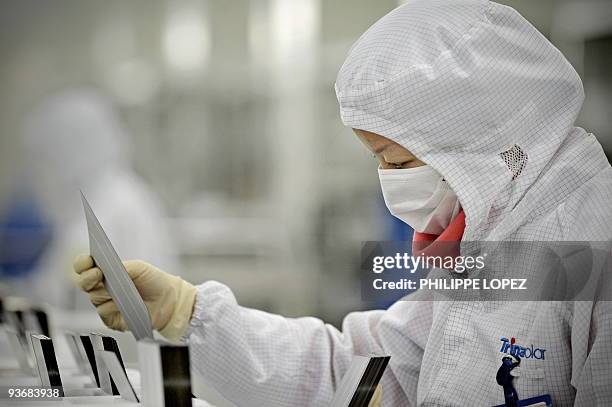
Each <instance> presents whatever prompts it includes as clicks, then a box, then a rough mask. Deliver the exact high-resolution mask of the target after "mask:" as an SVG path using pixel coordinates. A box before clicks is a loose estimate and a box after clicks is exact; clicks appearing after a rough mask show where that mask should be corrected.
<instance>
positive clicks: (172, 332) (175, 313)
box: [74, 256, 432, 407]
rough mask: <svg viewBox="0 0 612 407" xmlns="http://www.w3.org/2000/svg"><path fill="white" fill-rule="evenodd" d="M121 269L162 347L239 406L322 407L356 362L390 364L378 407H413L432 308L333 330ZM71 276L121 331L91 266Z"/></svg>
mask: <svg viewBox="0 0 612 407" xmlns="http://www.w3.org/2000/svg"><path fill="white" fill-rule="evenodd" d="M124 265H125V268H126V270H127V272H128V274H129V275H130V277H131V278H132V280H133V281H134V284H135V285H136V288H137V289H138V291H139V293H140V295H141V296H142V297H143V299H144V301H145V304H146V305H147V308H148V310H149V313H150V314H151V320H152V322H153V327H154V328H155V329H157V330H158V331H160V333H161V334H162V335H164V336H166V337H167V338H169V339H178V338H179V337H180V336H181V335H182V336H183V339H184V340H186V341H188V342H189V345H190V354H191V359H192V360H191V362H192V365H193V367H195V368H196V369H197V371H198V372H199V373H200V375H201V376H203V377H204V379H205V380H206V381H207V382H208V383H209V384H211V385H212V386H213V387H214V388H215V389H216V390H218V391H219V392H220V393H221V394H223V395H224V396H225V397H226V398H227V399H229V400H230V401H232V402H234V403H236V404H237V405H240V406H243V405H246V406H267V407H275V406H327V405H328V403H329V401H330V400H331V398H332V395H333V393H334V391H335V389H336V387H337V385H338V383H339V381H340V379H341V378H342V376H343V375H344V373H345V372H346V369H347V368H348V366H349V364H350V362H351V359H352V357H353V355H355V354H358V355H367V354H386V355H392V358H391V361H390V364H389V368H388V369H387V372H386V373H385V375H384V376H383V379H382V381H381V387H382V399H383V400H382V405H383V406H384V405H402V406H410V405H414V404H416V388H417V381H418V376H419V370H420V365H421V359H422V355H423V348H424V346H425V343H426V341H427V336H428V334H429V330H430V327H431V316H432V309H431V307H432V303H431V302H416V301H400V302H398V303H397V304H395V305H394V306H393V307H391V308H390V309H389V310H387V311H369V312H356V313H351V314H349V315H348V316H347V317H346V318H345V320H344V323H343V326H342V331H339V330H338V329H336V328H334V327H333V326H331V325H328V324H325V323H323V322H322V321H321V320H319V319H316V318H297V319H292V318H284V317H281V316H279V315H273V314H269V313H266V312H262V311H257V310H253V309H249V308H245V307H241V306H239V305H238V303H237V302H236V299H235V297H234V295H233V294H232V292H231V291H230V289H229V288H227V287H226V286H224V285H223V284H220V283H218V282H214V281H211V282H207V283H204V284H202V285H200V286H198V287H194V286H193V285H191V284H189V283H188V282H186V281H184V280H182V279H180V278H179V277H176V276H173V275H171V274H168V273H165V272H163V271H161V270H159V269H157V268H155V267H153V266H151V265H149V264H147V263H144V262H141V261H126V262H124ZM74 269H75V280H76V282H77V284H78V285H79V286H80V287H81V288H82V289H83V290H84V291H86V292H88V293H89V295H90V298H91V301H92V303H93V304H94V305H95V306H96V309H97V311H98V313H99V314H100V317H101V318H102V320H103V321H104V322H105V324H106V325H107V326H109V327H110V328H113V329H119V330H125V329H127V326H126V324H125V321H124V320H123V318H122V316H121V314H120V313H119V311H118V309H117V307H116V305H115V304H114V302H113V301H112V298H111V297H110V295H109V293H108V292H107V291H106V289H105V287H104V283H103V275H102V272H101V271H100V270H99V269H98V268H96V267H95V266H94V264H93V260H92V259H91V258H90V257H89V256H81V257H79V258H77V260H75V263H74ZM399 383H401V386H400V384H399Z"/></svg>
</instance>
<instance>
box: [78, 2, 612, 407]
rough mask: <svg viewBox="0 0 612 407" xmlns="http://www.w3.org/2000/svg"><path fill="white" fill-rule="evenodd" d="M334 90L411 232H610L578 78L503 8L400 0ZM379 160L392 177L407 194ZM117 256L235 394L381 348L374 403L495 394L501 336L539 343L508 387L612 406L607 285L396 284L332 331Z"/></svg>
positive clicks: (321, 378)
mask: <svg viewBox="0 0 612 407" xmlns="http://www.w3.org/2000/svg"><path fill="white" fill-rule="evenodd" d="M336 93H337V96H338V100H339V103H340V113H341V117H342V120H343V122H344V124H345V125H347V126H349V127H351V128H353V129H357V130H356V133H357V134H358V135H359V137H360V139H361V141H362V142H363V143H364V144H366V146H367V147H368V148H370V149H371V150H373V151H374V152H375V153H376V154H377V157H378V158H379V160H380V161H381V167H382V168H381V174H380V175H381V185H382V187H383V193H384V194H385V198H386V201H387V205H388V206H389V207H390V209H391V211H392V212H393V213H394V214H395V215H396V216H398V217H400V218H402V219H404V220H406V221H407V222H408V223H410V224H411V225H412V226H414V227H416V228H417V231H421V232H428V233H433V234H436V233H440V232H441V231H443V230H444V231H445V230H446V228H448V227H450V226H449V225H450V222H455V218H457V219H460V218H459V216H462V217H463V216H464V220H465V225H464V228H463V230H462V237H461V238H462V240H463V241H489V240H491V241H495V240H510V241H519V240H523V241H525V240H526V241H558V240H561V241H575V240H581V241H608V240H610V239H611V238H612V228H611V227H610V225H612V204H611V202H612V169H611V167H610V165H609V163H608V162H607V160H606V157H605V156H604V154H603V151H602V148H601V146H600V144H599V143H598V142H597V140H596V139H595V137H594V136H593V135H592V134H590V133H588V132H586V131H585V130H583V129H581V128H578V127H575V126H574V121H575V119H576V116H577V114H578V111H579V110H580V107H581V105H582V100H583V89H582V84H581V81H580V78H579V77H578V76H577V74H576V72H575V71H574V69H572V67H571V66H570V64H569V63H568V62H567V60H566V59H565V58H564V57H563V56H562V54H561V53H560V52H559V51H558V50H557V49H556V48H555V47H554V46H552V45H551V44H550V43H549V42H548V41H547V40H546V38H545V37H544V36H543V35H541V34H540V33H539V32H538V31H537V30H536V29H535V28H534V27H533V26H532V25H531V24H529V22H527V21H526V20H525V19H524V18H523V17H521V16H520V15H519V14H518V13H517V12H516V11H514V10H513V9H512V8H509V7H506V6H502V5H499V4H496V3H493V2H489V1H481V0H461V1H450V0H421V1H409V2H407V3H406V4H405V5H402V6H401V7H399V8H397V9H395V10H394V11H392V12H391V13H389V14H388V15H386V16H385V17H383V18H382V19H380V20H379V21H378V22H377V23H375V24H374V25H373V26H372V27H371V28H370V29H368V30H367V31H366V32H365V33H364V34H363V35H362V36H361V37H360V38H359V40H358V41H357V42H356V43H355V44H354V45H353V47H352V48H351V50H350V52H349V55H348V58H347V60H346V62H345V63H344V65H343V66H342V68H341V69H340V73H339V75H338V78H337V81H336ZM381 140H382V141H381ZM393 151H395V153H397V154H396V155H395V158H394V154H391V153H392V152H393ZM387 152H389V154H387ZM398 152H399V153H398ZM402 154H403V156H404V157H403V158H397V157H398V156H401V155H402ZM424 163H426V164H427V165H426V166H423V165H422V164H424ZM419 166H420V167H419ZM413 167H419V168H413ZM389 168H390V169H392V170H390V171H391V172H387V171H386V170H387V169H389ZM394 168H396V169H394ZM435 173H437V176H434V175H435ZM390 176H391V178H393V177H399V178H401V179H400V180H399V181H400V182H402V180H403V182H405V188H406V191H405V192H404V193H403V194H402V193H401V191H399V192H398V190H397V189H396V188H395V189H393V188H391V189H390V188H389V185H390V184H389V182H388V181H389V180H390V178H389V177H390ZM442 177H443V178H444V180H445V181H444V182H446V183H447V185H448V187H449V188H446V187H444V188H443V192H444V193H443V194H442V195H440V196H438V197H437V198H436V199H435V202H436V203H437V204H441V203H442V202H446V203H445V204H444V206H445V208H446V209H444V210H438V209H437V207H438V205H433V207H432V206H431V205H429V204H415V205H412V204H413V203H414V202H415V200H419V199H420V200H424V201H426V202H431V199H430V200H428V199H424V198H427V196H424V195H423V191H427V190H428V188H429V191H430V193H431V194H433V195H436V194H437V193H434V192H433V190H434V188H431V186H428V185H424V183H427V182H430V183H438V184H439V183H441V182H443V181H442ZM427 180H429V181H427ZM394 185H395V184H394ZM440 185H442V184H440ZM395 186H396V185H395ZM413 190H414V191H417V192H418V194H417V193H414V194H413V193H412V192H414V191H413ZM449 191H452V192H454V194H455V195H456V197H458V201H459V202H460V206H461V212H460V213H461V214H457V210H456V205H454V204H448V202H449V199H450V202H451V203H452V201H453V199H452V194H451V195H449ZM413 195H414V196H413ZM433 195H432V197H433ZM438 195H439V194H438ZM402 196H403V199H404V200H405V201H404V202H403V203H402V202H398V199H400V198H398V197H402ZM432 199H433V198H432ZM428 205H429V206H428ZM445 216H446V219H445ZM432 220H435V221H433V222H432ZM127 266H128V267H127V269H128V272H130V274H131V275H132V276H133V278H134V282H135V284H136V285H137V286H138V287H139V289H140V290H141V292H142V293H144V294H143V295H144V296H145V297H146V298H145V299H148V300H149V301H150V304H151V305H150V307H149V309H150V311H151V313H152V316H153V320H154V323H155V324H156V328H157V329H160V330H161V333H162V334H164V335H166V336H167V337H168V338H179V337H183V339H184V340H186V341H188V343H189V345H190V348H191V355H192V363H193V365H194V367H195V368H196V369H198V372H199V373H200V374H201V375H202V376H203V377H204V378H205V380H207V382H209V383H210V384H212V385H213V386H214V387H215V388H216V389H217V390H219V391H220V392H221V393H222V394H223V395H225V396H226V397H227V398H228V399H230V400H231V401H233V402H234V403H236V404H237V405H240V406H268V407H269V406H325V405H327V403H328V402H329V400H330V399H331V397H332V394H333V392H334V389H335V388H336V386H337V384H338V383H339V380H340V378H341V377H342V375H343V374H344V372H345V371H346V369H347V366H348V365H349V362H350V361H351V357H352V355H354V354H369V353H374V354H387V355H391V361H390V364H389V368H388V369H387V371H386V372H385V375H384V376H383V378H382V381H381V385H382V405H384V406H416V405H420V406H442V405H444V406H492V405H497V404H502V403H503V402H504V398H503V393H502V390H501V388H500V387H499V385H498V383H496V377H495V374H496V372H497V371H498V368H499V367H500V362H501V356H502V353H503V350H504V343H503V340H502V338H506V341H507V342H510V338H516V342H517V343H519V344H524V345H526V346H531V345H532V344H533V345H534V346H535V349H540V351H539V353H538V352H532V353H536V354H537V355H539V356H541V357H531V358H529V357H525V358H524V359H523V363H521V366H520V376H519V377H516V378H514V386H515V388H516V391H517V392H518V394H519V396H521V398H528V397H532V396H538V395H543V394H549V395H550V396H551V398H552V400H553V402H554V405H555V406H571V405H579V406H595V405H597V406H604V405H612V385H611V384H612V380H611V369H612V359H611V356H610V355H612V338H611V335H612V306H611V305H610V302H594V301H584V302H535V301H533V302H511V303H496V302H494V303H490V302H485V303H483V302H478V301H473V302H452V301H445V302H433V301H400V302H398V303H396V304H395V305H393V306H392V307H391V308H390V309H388V310H387V311H369V312H355V313H351V314H349V315H348V316H347V317H346V318H345V320H344V323H343V326H342V330H341V331H340V330H338V329H336V328H334V327H332V326H330V325H326V324H325V323H324V322H323V321H320V320H319V319H316V318H298V319H289V318H283V317H281V316H278V315H271V314H268V313H265V312H261V311H257V310H252V309H247V308H244V307H241V306H240V305H238V304H237V303H236V300H235V298H234V296H233V295H232V292H231V291H230V289H229V288H228V287H226V286H224V285H223V284H220V283H218V282H214V281H210V282H205V283H203V284H201V285H199V286H197V287H194V286H191V285H190V284H187V283H185V282H183V281H182V280H180V279H179V278H178V277H174V276H171V275H169V274H166V273H164V272H162V271H160V270H158V269H156V268H154V267H153V266H149V265H147V264H146V263H142V262H131V263H128V264H127ZM91 267H92V262H91V259H90V258H88V257H86V256H85V257H80V258H78V259H77V260H76V261H75V270H76V272H77V274H78V275H79V278H80V281H79V283H80V284H81V287H82V288H83V289H84V290H86V291H88V292H89V293H90V295H91V300H92V301H93V302H94V304H96V305H98V311H99V313H100V315H101V317H102V318H103V319H104V320H105V322H106V323H107V324H109V325H110V326H111V327H115V328H118V329H125V323H124V322H123V320H122V319H121V317H120V316H119V315H118V313H117V312H116V308H115V307H114V305H113V303H112V301H111V300H110V299H109V297H108V293H106V291H105V290H104V287H103V285H102V276H101V273H100V270H98V269H96V268H91ZM162 293H164V294H165V295H164V296H162ZM170 293H171V294H170ZM413 296H416V297H415V298H420V297H419V296H422V299H423V300H428V299H430V298H429V297H428V296H427V295H423V292H422V291H417V292H416V293H414V294H413ZM192 306H193V310H192V308H191V307H192ZM192 311H193V312H192ZM162 316H163V317H162ZM512 343H514V339H513V340H512ZM500 349H501V350H500ZM543 355H545V356H543Z"/></svg>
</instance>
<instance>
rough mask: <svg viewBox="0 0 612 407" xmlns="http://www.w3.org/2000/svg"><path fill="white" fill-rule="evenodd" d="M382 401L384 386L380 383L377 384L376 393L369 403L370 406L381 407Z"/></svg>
mask: <svg viewBox="0 0 612 407" xmlns="http://www.w3.org/2000/svg"><path fill="white" fill-rule="evenodd" d="M381 401H382V386H381V385H380V384H379V385H378V386H376V390H375V391H374V395H373V396H372V399H371V400H370V402H369V403H368V407H380V403H381Z"/></svg>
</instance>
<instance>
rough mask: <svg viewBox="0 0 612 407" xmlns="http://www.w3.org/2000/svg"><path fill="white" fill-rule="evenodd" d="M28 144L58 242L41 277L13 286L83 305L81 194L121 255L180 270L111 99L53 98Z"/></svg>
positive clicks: (27, 134) (94, 95) (42, 298)
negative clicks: (77, 279)
mask: <svg viewBox="0 0 612 407" xmlns="http://www.w3.org/2000/svg"><path fill="white" fill-rule="evenodd" d="M22 139H23V144H24V151H25V156H26V158H27V159H26V163H27V168H28V170H29V173H28V174H27V175H28V176H29V178H30V184H31V185H33V186H34V191H35V196H36V198H37V199H38V200H39V202H40V207H41V209H42V211H43V213H44V214H45V215H46V218H47V219H48V220H49V221H50V223H51V226H52V228H53V232H54V235H53V236H54V239H53V240H52V241H51V243H50V244H49V245H48V248H47V250H46V251H45V253H44V255H43V258H42V259H41V260H40V262H39V263H38V265H37V269H36V271H35V272H33V273H30V274H29V275H27V276H25V278H23V279H20V280H13V281H12V284H13V286H14V287H15V288H17V290H18V292H19V294H20V295H23V296H25V297H28V298H30V299H32V300H34V301H39V302H46V303H49V304H52V305H56V306H61V307H70V308H72V307H75V306H76V301H78V300H77V298H79V297H77V296H76V295H74V288H73V287H74V284H72V283H71V281H70V269H71V260H72V258H73V257H74V256H75V255H76V254H78V253H81V252H83V251H87V250H88V237H87V227H86V223H85V217H84V215H83V209H82V207H81V203H80V199H79V190H82V191H83V193H84V194H85V195H86V196H87V198H88V200H89V201H90V202H91V203H92V205H93V206H94V208H96V210H97V213H98V214H99V216H100V219H101V220H102V224H103V226H104V228H105V230H106V232H107V233H108V235H109V237H110V238H111V239H112V241H113V243H114V244H115V246H116V248H117V250H118V252H119V253H120V255H121V256H124V257H129V258H155V262H159V263H160V264H164V265H167V267H172V268H173V270H178V267H179V265H178V261H177V257H176V253H175V250H174V245H173V240H172V239H171V238H170V236H169V231H168V229H167V227H166V225H165V221H164V211H163V208H162V205H161V203H160V200H159V199H158V197H157V196H156V195H155V194H154V193H153V192H152V191H151V190H150V188H149V187H148V186H147V184H146V182H145V181H144V180H143V179H142V178H141V177H140V176H139V175H138V174H136V173H135V172H134V170H133V169H132V168H131V157H130V153H131V151H130V140H129V135H128V134H127V133H126V130H125V128H124V127H123V126H122V124H121V121H120V119H119V117H118V114H117V113H116V112H115V111H114V109H113V106H112V105H111V102H110V101H109V100H107V99H106V98H104V97H103V96H102V95H101V94H100V93H99V92H97V91H96V90H95V89H94V88H78V89H71V90H65V91H63V92H61V93H58V94H55V95H52V96H51V97H48V98H47V99H45V100H44V101H42V102H41V103H40V104H39V105H38V106H36V107H35V108H34V109H33V110H32V111H31V112H30V113H29V114H28V115H27V116H26V118H25V126H24V135H23V138H22Z"/></svg>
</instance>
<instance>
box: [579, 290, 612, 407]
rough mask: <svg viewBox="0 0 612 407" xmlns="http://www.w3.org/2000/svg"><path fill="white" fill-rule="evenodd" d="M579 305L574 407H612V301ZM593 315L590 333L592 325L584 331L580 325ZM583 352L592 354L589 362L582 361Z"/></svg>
mask: <svg viewBox="0 0 612 407" xmlns="http://www.w3.org/2000/svg"><path fill="white" fill-rule="evenodd" d="M575 304H576V305H575V308H574V324H573V327H572V353H573V354H574V358H573V366H572V367H573V369H572V370H573V372H572V384H573V385H574V386H575V387H576V400H575V403H574V405H575V406H612V385H611V384H612V301H598V302H595V303H592V302H588V301H579V302H576V303H575ZM591 304H593V306H592V307H591ZM588 308H592V309H590V310H588ZM589 311H590V312H591V318H590V321H591V323H590V329H589V327H588V324H587V326H586V327H585V328H586V329H581V328H582V327H581V324H580V322H582V320H583V319H587V320H588V318H589ZM578 319H580V320H578ZM583 349H586V350H587V352H588V354H587V356H586V359H584V358H583V357H582V350H583Z"/></svg>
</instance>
